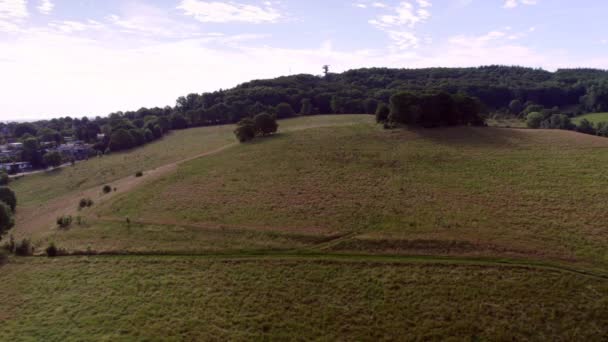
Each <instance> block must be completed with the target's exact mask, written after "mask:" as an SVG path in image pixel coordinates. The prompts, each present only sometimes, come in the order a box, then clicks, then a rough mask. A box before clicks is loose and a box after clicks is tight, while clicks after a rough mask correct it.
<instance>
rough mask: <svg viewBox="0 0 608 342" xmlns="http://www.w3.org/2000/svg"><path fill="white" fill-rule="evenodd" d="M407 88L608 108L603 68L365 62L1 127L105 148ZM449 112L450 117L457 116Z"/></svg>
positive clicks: (562, 107)
mask: <svg viewBox="0 0 608 342" xmlns="http://www.w3.org/2000/svg"><path fill="white" fill-rule="evenodd" d="M402 92H408V93H411V94H414V95H415V96H417V97H418V96H422V97H425V96H427V95H428V94H431V95H433V94H443V93H445V94H452V95H454V94H461V95H460V96H465V97H468V98H476V99H478V100H479V103H480V104H481V105H482V106H483V107H484V108H486V109H487V110H488V111H492V112H496V111H498V112H504V113H505V114H506V115H512V116H520V117H522V118H525V117H526V116H527V114H529V113H531V112H539V111H543V110H546V109H548V110H557V111H559V112H560V113H562V114H564V115H567V116H573V115H575V114H580V113H583V112H590V111H602V110H608V72H607V71H604V70H595V69H562V70H557V71H556V72H549V71H545V70H542V69H533V68H523V67H508V66H484V67H477V68H426V69H388V68H365V69H356V70H350V71H347V72H344V73H340V74H334V73H326V75H325V76H313V75H303V74H302V75H293V76H285V77H278V78H275V79H268V80H254V81H251V82H246V83H243V84H241V85H238V86H236V87H234V88H231V89H226V90H219V91H215V92H207V93H202V94H198V93H192V94H189V95H187V96H182V97H179V98H178V99H177V100H176V103H175V105H174V106H172V107H171V106H167V107H164V108H158V107H156V108H141V109H139V110H137V111H127V112H115V113H111V114H109V115H108V116H105V117H96V118H88V117H82V118H71V117H62V118H56V119H52V120H44V121H38V122H34V123H21V124H19V123H8V124H6V123H3V124H0V132H4V133H3V135H4V137H5V138H6V137H12V138H15V137H16V138H19V139H21V140H22V141H25V140H26V139H28V138H29V139H32V138H33V139H35V141H36V142H37V143H38V144H40V143H42V142H47V141H55V142H61V141H63V139H64V137H67V136H69V137H74V138H75V139H78V140H82V141H85V142H88V143H92V144H94V147H95V149H96V150H98V151H99V152H100V153H105V152H112V151H120V150H124V149H129V148H132V147H136V146H140V145H142V144H145V143H148V142H151V141H154V140H156V139H159V138H161V137H162V136H163V135H165V134H166V133H167V132H169V131H171V130H176V129H183V128H188V127H198V126H211V125H221V124H232V123H238V122H240V121H241V120H242V119H246V118H253V117H255V116H256V115H258V114H261V113H267V114H270V115H272V116H274V117H275V118H277V119H284V118H289V117H293V116H297V115H315V114H373V113H375V112H376V110H377V108H378V106H379V104H382V103H384V104H389V103H390V99H391V97H392V96H393V95H395V94H397V93H402ZM425 94H426V95H425ZM455 101H458V99H455ZM469 104H470V105H472V103H469ZM460 105H463V104H460ZM425 115H426V114H425ZM449 117H450V118H447V119H449V120H452V119H451V118H452V117H454V118H456V116H452V115H449ZM444 119H446V118H444ZM396 120H401V119H399V118H396ZM456 120H457V121H459V120H465V121H467V120H466V119H462V118H460V119H456ZM35 141H33V140H32V141H30V142H28V144H29V145H30V147H31V148H30V150H35V147H36V146H35V145H36V143H35ZM30 157H31V156H30ZM36 157H37V159H36ZM32 160H34V161H35V162H37V163H40V164H42V163H43V160H42V158H41V156H33V157H32Z"/></svg>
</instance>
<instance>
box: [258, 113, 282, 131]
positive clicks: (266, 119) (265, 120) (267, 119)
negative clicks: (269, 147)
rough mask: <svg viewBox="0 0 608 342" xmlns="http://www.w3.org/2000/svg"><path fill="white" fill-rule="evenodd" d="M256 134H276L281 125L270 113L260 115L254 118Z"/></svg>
mask: <svg viewBox="0 0 608 342" xmlns="http://www.w3.org/2000/svg"><path fill="white" fill-rule="evenodd" d="M253 123H254V126H255V132H256V134H262V135H268V134H272V133H276V131H277V129H278V128H279V125H278V124H277V120H276V119H275V118H274V117H272V116H271V115H270V114H268V113H260V114H258V115H256V116H255V118H253Z"/></svg>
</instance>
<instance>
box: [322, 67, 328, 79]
mask: <svg viewBox="0 0 608 342" xmlns="http://www.w3.org/2000/svg"><path fill="white" fill-rule="evenodd" d="M323 74H324V75H325V77H327V75H329V65H324V66H323Z"/></svg>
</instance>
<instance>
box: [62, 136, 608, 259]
mask: <svg viewBox="0 0 608 342" xmlns="http://www.w3.org/2000/svg"><path fill="white" fill-rule="evenodd" d="M607 147H608V140H607V139H602V138H598V137H593V136H586V135H581V134H576V133H573V132H567V131H543V130H534V131H530V130H508V129H498V128H496V129H494V128H453V129H439V130H432V131H403V130H396V131H384V130H381V129H379V128H377V127H375V126H373V125H369V124H361V125H354V126H349V127H339V128H338V127H334V128H323V129H315V130H307V131H300V132H293V133H287V134H282V135H280V136H277V137H274V138H270V139H266V140H264V141H259V142H256V143H253V144H247V145H243V146H239V147H238V148H234V149H230V150H227V151H224V152H223V153H220V154H216V155H213V156H209V157H207V158H201V159H197V160H194V161H191V162H188V163H186V164H184V165H182V166H181V167H180V168H179V169H178V171H177V172H175V173H173V174H171V175H168V176H166V177H163V178H162V179H159V180H157V181H154V182H152V183H150V184H148V185H147V186H145V187H140V188H138V189H137V190H136V191H133V192H130V193H128V194H126V195H122V196H119V197H117V199H116V200H115V201H112V202H109V203H107V204H103V205H101V206H99V207H98V208H96V209H95V210H96V215H99V216H100V217H101V218H112V219H114V220H116V221H124V219H125V218H126V217H129V218H130V219H132V220H134V221H141V222H144V223H146V222H147V223H154V222H157V223H163V224H164V225H165V226H167V227H171V226H188V225H193V226H194V227H197V226H200V227H201V228H205V227H216V228H222V227H224V228H231V227H232V228H236V229H238V228H250V229H252V230H256V228H265V229H269V230H274V231H275V232H278V233H288V232H290V231H307V230H310V231H311V232H315V231H318V232H323V233H325V234H329V235H331V234H335V233H344V234H345V233H353V234H354V236H352V238H351V239H348V240H343V241H339V243H336V244H334V245H332V246H331V248H332V249H333V250H335V251H349V252H352V251H361V252H370V251H371V252H374V253H391V254H394V253H398V254H441V255H453V254H457V255H475V256H491V257H495V256H508V257H524V258H534V259H544V260H558V261H563V262H571V263H582V264H588V265H594V266H601V267H605V266H606V265H608V254H607V251H606V249H605V246H606V244H607V243H608V232H607V231H606V226H605V225H604V223H603V220H600V219H598V218H600V217H603V215H604V212H605V207H604V204H603V200H602V199H603V198H606V197H607V196H608V188H606V187H605V186H603V184H605V182H606V180H607V177H608V176H606V167H607V166H606V165H608V149H607ZM311 156H314V158H311ZM141 227H146V225H145V224H144V225H142V226H141ZM133 229H134V230H137V229H136V228H133ZM141 229H143V228H141ZM141 229H140V230H137V231H138V232H139V233H138V234H143V233H142V231H141ZM160 231H161V234H162V232H166V233H167V234H169V232H171V230H170V229H167V230H164V231H163V230H160ZM97 232H106V233H105V234H98V235H97V236H101V235H103V236H106V239H107V238H109V237H111V236H119V237H120V241H121V243H122V244H123V246H124V245H126V244H131V245H132V246H137V247H136V248H138V249H141V248H143V249H145V248H146V247H145V245H144V246H143V247H142V246H141V244H140V243H138V241H139V239H140V238H139V235H138V234H127V233H126V230H125V229H124V227H115V228H108V225H107V223H106V222H104V221H103V220H102V221H101V222H98V223H95V215H94V217H93V218H92V227H90V228H87V230H86V233H81V232H80V231H79V230H78V229H74V230H72V231H68V232H60V233H58V234H57V235H55V236H54V237H52V238H53V239H56V241H58V242H60V243H63V241H69V244H70V245H71V246H78V245H79V242H78V240H79V239H76V238H75V236H78V235H84V236H85V237H84V238H81V239H80V241H81V242H80V244H81V245H80V246H79V247H80V248H86V247H87V246H89V245H90V246H91V248H93V249H95V248H96V244H97V243H98V242H101V240H100V239H97V238H96V237H95V236H96V234H97ZM109 232H112V233H109ZM129 236H131V238H130V237H129ZM161 240H162V239H161ZM99 246H101V245H99ZM103 247H104V248H102V249H105V248H107V247H108V246H107V244H105V243H104V245H103ZM133 248H135V247H133ZM206 250H207V247H205V245H200V252H205V251H206Z"/></svg>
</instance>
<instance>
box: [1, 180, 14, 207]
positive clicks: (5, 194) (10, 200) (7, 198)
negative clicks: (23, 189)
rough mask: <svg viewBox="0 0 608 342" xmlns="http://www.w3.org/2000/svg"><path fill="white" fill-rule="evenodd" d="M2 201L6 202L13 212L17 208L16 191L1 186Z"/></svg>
mask: <svg viewBox="0 0 608 342" xmlns="http://www.w3.org/2000/svg"><path fill="white" fill-rule="evenodd" d="M0 202H3V203H5V204H6V205H8V206H9V208H11V210H12V211H13V212H15V209H16V208H17V196H15V192H14V191H13V190H11V189H10V188H8V187H6V186H1V187H0Z"/></svg>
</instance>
